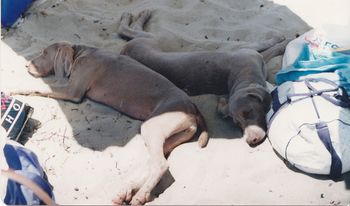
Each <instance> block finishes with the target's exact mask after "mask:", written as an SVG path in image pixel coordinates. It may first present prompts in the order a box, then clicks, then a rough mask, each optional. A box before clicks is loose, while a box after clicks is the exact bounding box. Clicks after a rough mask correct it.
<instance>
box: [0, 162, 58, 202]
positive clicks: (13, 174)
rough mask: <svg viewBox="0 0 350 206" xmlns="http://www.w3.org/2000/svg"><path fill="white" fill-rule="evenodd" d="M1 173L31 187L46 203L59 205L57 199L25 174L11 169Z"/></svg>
mask: <svg viewBox="0 0 350 206" xmlns="http://www.w3.org/2000/svg"><path fill="white" fill-rule="evenodd" d="M1 175H3V176H4V177H6V178H8V179H10V180H12V181H15V182H17V183H19V184H21V185H24V186H25V187H27V188H29V189H31V190H32V191H33V192H34V193H35V194H36V195H37V196H38V197H39V198H40V199H41V200H42V201H43V202H44V203H45V204H46V205H50V206H57V204H56V203H55V201H54V200H53V199H52V198H51V197H50V196H49V195H48V194H47V193H46V192H45V191H44V190H43V189H42V188H41V187H39V186H38V185H37V184H36V183H35V182H34V181H33V180H31V179H29V178H27V177H25V176H24V175H21V174H18V173H16V172H15V171H14V170H11V169H9V170H1ZM40 178H41V177H40Z"/></svg>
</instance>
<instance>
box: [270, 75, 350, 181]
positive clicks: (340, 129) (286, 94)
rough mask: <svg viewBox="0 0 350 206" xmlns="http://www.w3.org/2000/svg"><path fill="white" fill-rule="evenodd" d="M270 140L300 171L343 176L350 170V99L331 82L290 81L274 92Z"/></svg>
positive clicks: (340, 88) (314, 79) (321, 80)
mask: <svg viewBox="0 0 350 206" xmlns="http://www.w3.org/2000/svg"><path fill="white" fill-rule="evenodd" d="M271 95H272V102H273V103H272V108H271V110H270V111H269V113H268V115H267V122H268V138H269V140H270V142H271V145H272V147H273V148H274V149H275V150H276V151H277V153H278V154H279V155H280V156H282V157H283V158H284V159H285V160H287V161H288V162H289V163H291V164H292V165H294V166H295V167H296V168H298V169H300V170H302V171H305V172H307V173H313V174H324V175H330V177H331V178H332V179H337V178H339V177H341V174H342V173H345V172H347V171H349V170H350V99H349V96H348V94H347V92H346V90H345V89H344V88H342V87H340V86H339V85H337V84H336V83H334V82H333V81H330V80H328V79H322V78H320V79H318V78H310V79H304V80H300V81H296V82H291V81H287V82H285V83H283V84H281V85H280V86H278V87H277V88H275V89H274V90H273V91H272V93H271Z"/></svg>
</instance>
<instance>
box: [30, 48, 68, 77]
mask: <svg viewBox="0 0 350 206" xmlns="http://www.w3.org/2000/svg"><path fill="white" fill-rule="evenodd" d="M73 55H74V50H73V47H72V45H71V44H69V43H66V42H61V43H54V44H52V45H50V46H48V47H46V48H44V49H43V50H42V51H41V54H40V55H39V56H38V57H36V58H34V59H33V60H31V61H29V62H28V64H27V65H26V67H27V69H28V72H29V73H30V74H31V75H33V76H35V77H46V76H49V75H51V74H55V76H56V79H57V80H62V79H65V78H68V77H69V75H70V73H71V69H72V68H71V67H72V63H73Z"/></svg>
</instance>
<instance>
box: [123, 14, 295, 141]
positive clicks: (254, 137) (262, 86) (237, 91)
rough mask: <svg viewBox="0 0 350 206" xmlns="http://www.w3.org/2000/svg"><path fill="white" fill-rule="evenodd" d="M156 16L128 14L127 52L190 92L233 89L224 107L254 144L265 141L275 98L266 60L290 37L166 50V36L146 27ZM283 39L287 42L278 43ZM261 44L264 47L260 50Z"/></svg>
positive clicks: (125, 29) (221, 109)
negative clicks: (232, 47) (221, 47)
mask: <svg viewBox="0 0 350 206" xmlns="http://www.w3.org/2000/svg"><path fill="white" fill-rule="evenodd" d="M150 16H151V11H149V10H144V11H142V12H141V13H140V14H139V16H138V17H137V19H136V20H135V21H134V22H132V15H131V14H130V13H124V14H123V15H122V17H121V22H120V25H119V30H118V33H119V35H120V36H121V37H123V38H125V39H128V40H130V39H131V41H129V42H128V43H127V44H126V45H125V46H124V48H123V50H122V52H121V54H125V55H128V56H130V57H132V58H133V59H135V60H137V61H139V62H141V63H142V64H144V65H146V66H147V67H149V68H151V69H152V70H154V71H156V72H158V73H160V74H162V75H163V76H165V77H166V78H168V79H169V80H170V81H171V82H173V83H174V84H175V85H176V86H178V87H179V88H181V89H183V90H184V91H186V92H187V94H189V95H199V94H208V93H211V94H217V95H222V94H229V100H228V104H227V103H226V102H227V101H226V100H225V99H221V100H220V101H219V104H218V110H219V112H221V113H223V115H224V116H231V117H232V118H233V120H234V122H235V123H237V124H238V125H239V126H240V127H241V128H242V130H243V131H244V136H245V138H246V141H247V142H248V144H249V145H251V146H254V145H257V144H258V143H260V142H262V141H263V140H264V138H265V134H266V133H265V131H266V121H265V115H266V113H267V111H268V110H269V107H270V103H271V97H270V94H269V92H268V90H267V89H266V83H265V79H266V71H265V69H264V60H265V61H268V60H269V59H271V58H272V57H274V56H277V55H279V54H282V53H283V52H284V49H285V46H286V44H287V43H288V42H289V40H286V41H283V42H282V40H283V39H284V38H273V39H271V40H269V41H266V42H263V43H261V44H258V45H254V46H253V47H254V49H255V50H253V49H240V50H237V51H235V52H215V51H213V52H210V51H209V52H163V51H162V49H161V45H162V44H161V42H162V43H165V41H164V40H163V38H162V37H155V36H154V35H153V34H151V33H148V32H145V31H143V26H144V24H145V23H146V22H147V21H148V19H149V18H150ZM278 42H281V43H279V44H277V45H275V44H276V43H278ZM273 45H275V46H273ZM272 46H273V47H272ZM270 47H272V48H270ZM267 48H270V49H267ZM256 50H264V51H263V52H262V53H261V54H259V53H258V52H257V51H256Z"/></svg>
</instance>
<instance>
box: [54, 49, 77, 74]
mask: <svg viewBox="0 0 350 206" xmlns="http://www.w3.org/2000/svg"><path fill="white" fill-rule="evenodd" d="M73 55H74V50H73V47H72V46H71V45H68V44H64V45H60V46H59V47H58V49H57V53H56V56H55V60H54V71H55V77H56V79H57V80H63V79H66V78H68V77H69V76H70V73H71V71H72V64H73Z"/></svg>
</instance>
